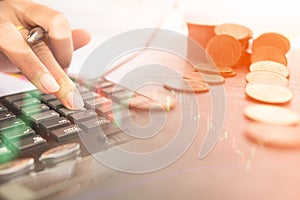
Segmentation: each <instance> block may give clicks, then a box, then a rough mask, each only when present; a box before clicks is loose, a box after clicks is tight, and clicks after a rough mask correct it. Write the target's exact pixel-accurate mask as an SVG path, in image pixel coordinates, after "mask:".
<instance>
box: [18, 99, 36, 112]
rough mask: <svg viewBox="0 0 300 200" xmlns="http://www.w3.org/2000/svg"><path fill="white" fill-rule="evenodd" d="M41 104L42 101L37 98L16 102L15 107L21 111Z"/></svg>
mask: <svg viewBox="0 0 300 200" xmlns="http://www.w3.org/2000/svg"><path fill="white" fill-rule="evenodd" d="M40 103H41V102H40V100H38V99H36V98H29V99H24V100H19V101H15V102H14V103H13V106H14V108H15V109H17V110H18V111H20V110H21V109H22V108H25V107H29V106H33V105H39V104H40Z"/></svg>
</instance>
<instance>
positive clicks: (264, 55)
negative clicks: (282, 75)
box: [250, 46, 287, 66]
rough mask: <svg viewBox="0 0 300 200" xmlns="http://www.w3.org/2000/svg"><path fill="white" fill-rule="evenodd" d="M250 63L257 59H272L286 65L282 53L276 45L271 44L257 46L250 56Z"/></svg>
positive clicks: (285, 59)
mask: <svg viewBox="0 0 300 200" xmlns="http://www.w3.org/2000/svg"><path fill="white" fill-rule="evenodd" d="M250 60H251V63H254V62H257V61H264V60H269V61H274V62H278V63H281V64H283V65H285V66H287V58H286V56H285V54H284V53H282V52H281V51H280V49H278V48H277V47H273V46H262V47H257V48H256V49H255V51H254V52H253V53H252V54H251V56H250Z"/></svg>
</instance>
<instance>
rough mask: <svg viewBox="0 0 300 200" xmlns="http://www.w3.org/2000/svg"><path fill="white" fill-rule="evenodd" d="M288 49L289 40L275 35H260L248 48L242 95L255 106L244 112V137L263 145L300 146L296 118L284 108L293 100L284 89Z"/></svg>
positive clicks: (287, 82) (289, 91) (298, 118)
mask: <svg viewBox="0 0 300 200" xmlns="http://www.w3.org/2000/svg"><path fill="white" fill-rule="evenodd" d="M289 49H290V43H289V40H288V39H287V38H285V37H284V36H283V35H280V34H278V33H264V34H262V35H260V36H259V37H258V38H256V39H255V40H254V41H253V44H252V54H251V65H250V67H249V70H250V72H249V73H248V74H247V75H246V77H245V79H246V82H247V85H246V94H247V96H248V97H250V98H251V99H254V100H256V101H257V103H256V104H254V105H249V106H247V107H246V108H245V109H244V114H245V116H246V117H247V118H248V119H249V123H248V126H247V131H246V136H247V137H248V138H250V139H252V140H253V141H255V142H258V143H260V144H263V145H268V146H276V147H281V148H282V147H283V148H290V147H299V146H300V132H299V122H300V116H299V114H298V113H296V112H294V111H292V110H291V109H289V108H287V107H286V103H288V102H290V101H291V100H292V99H293V97H294V95H293V93H292V91H291V90H290V89H289V87H288V85H289V76H290V72H289V70H288V67H287V59H286V53H287V52H288V51H289ZM258 102H259V104H258Z"/></svg>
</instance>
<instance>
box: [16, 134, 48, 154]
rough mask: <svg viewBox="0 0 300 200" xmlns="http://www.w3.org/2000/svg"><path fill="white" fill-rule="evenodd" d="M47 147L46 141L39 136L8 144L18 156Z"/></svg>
mask: <svg viewBox="0 0 300 200" xmlns="http://www.w3.org/2000/svg"><path fill="white" fill-rule="evenodd" d="M47 146H48V143H47V140H45V139H44V138H42V137H41V136H39V135H34V136H29V137H26V138H23V139H21V140H15V141H12V142H11V143H10V147H11V148H12V150H13V151H15V152H16V153H18V154H19V155H24V154H26V153H31V152H38V151H40V150H43V149H45V148H46V147H47Z"/></svg>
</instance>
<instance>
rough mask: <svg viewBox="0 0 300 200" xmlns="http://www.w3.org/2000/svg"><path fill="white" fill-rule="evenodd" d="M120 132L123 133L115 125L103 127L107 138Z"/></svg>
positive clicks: (110, 124) (109, 124)
mask: <svg viewBox="0 0 300 200" xmlns="http://www.w3.org/2000/svg"><path fill="white" fill-rule="evenodd" d="M119 132H122V130H121V129H120V128H119V127H118V126H117V125H115V124H113V123H108V124H105V126H103V133H104V134H105V135H106V136H109V135H113V134H115V133H119Z"/></svg>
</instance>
